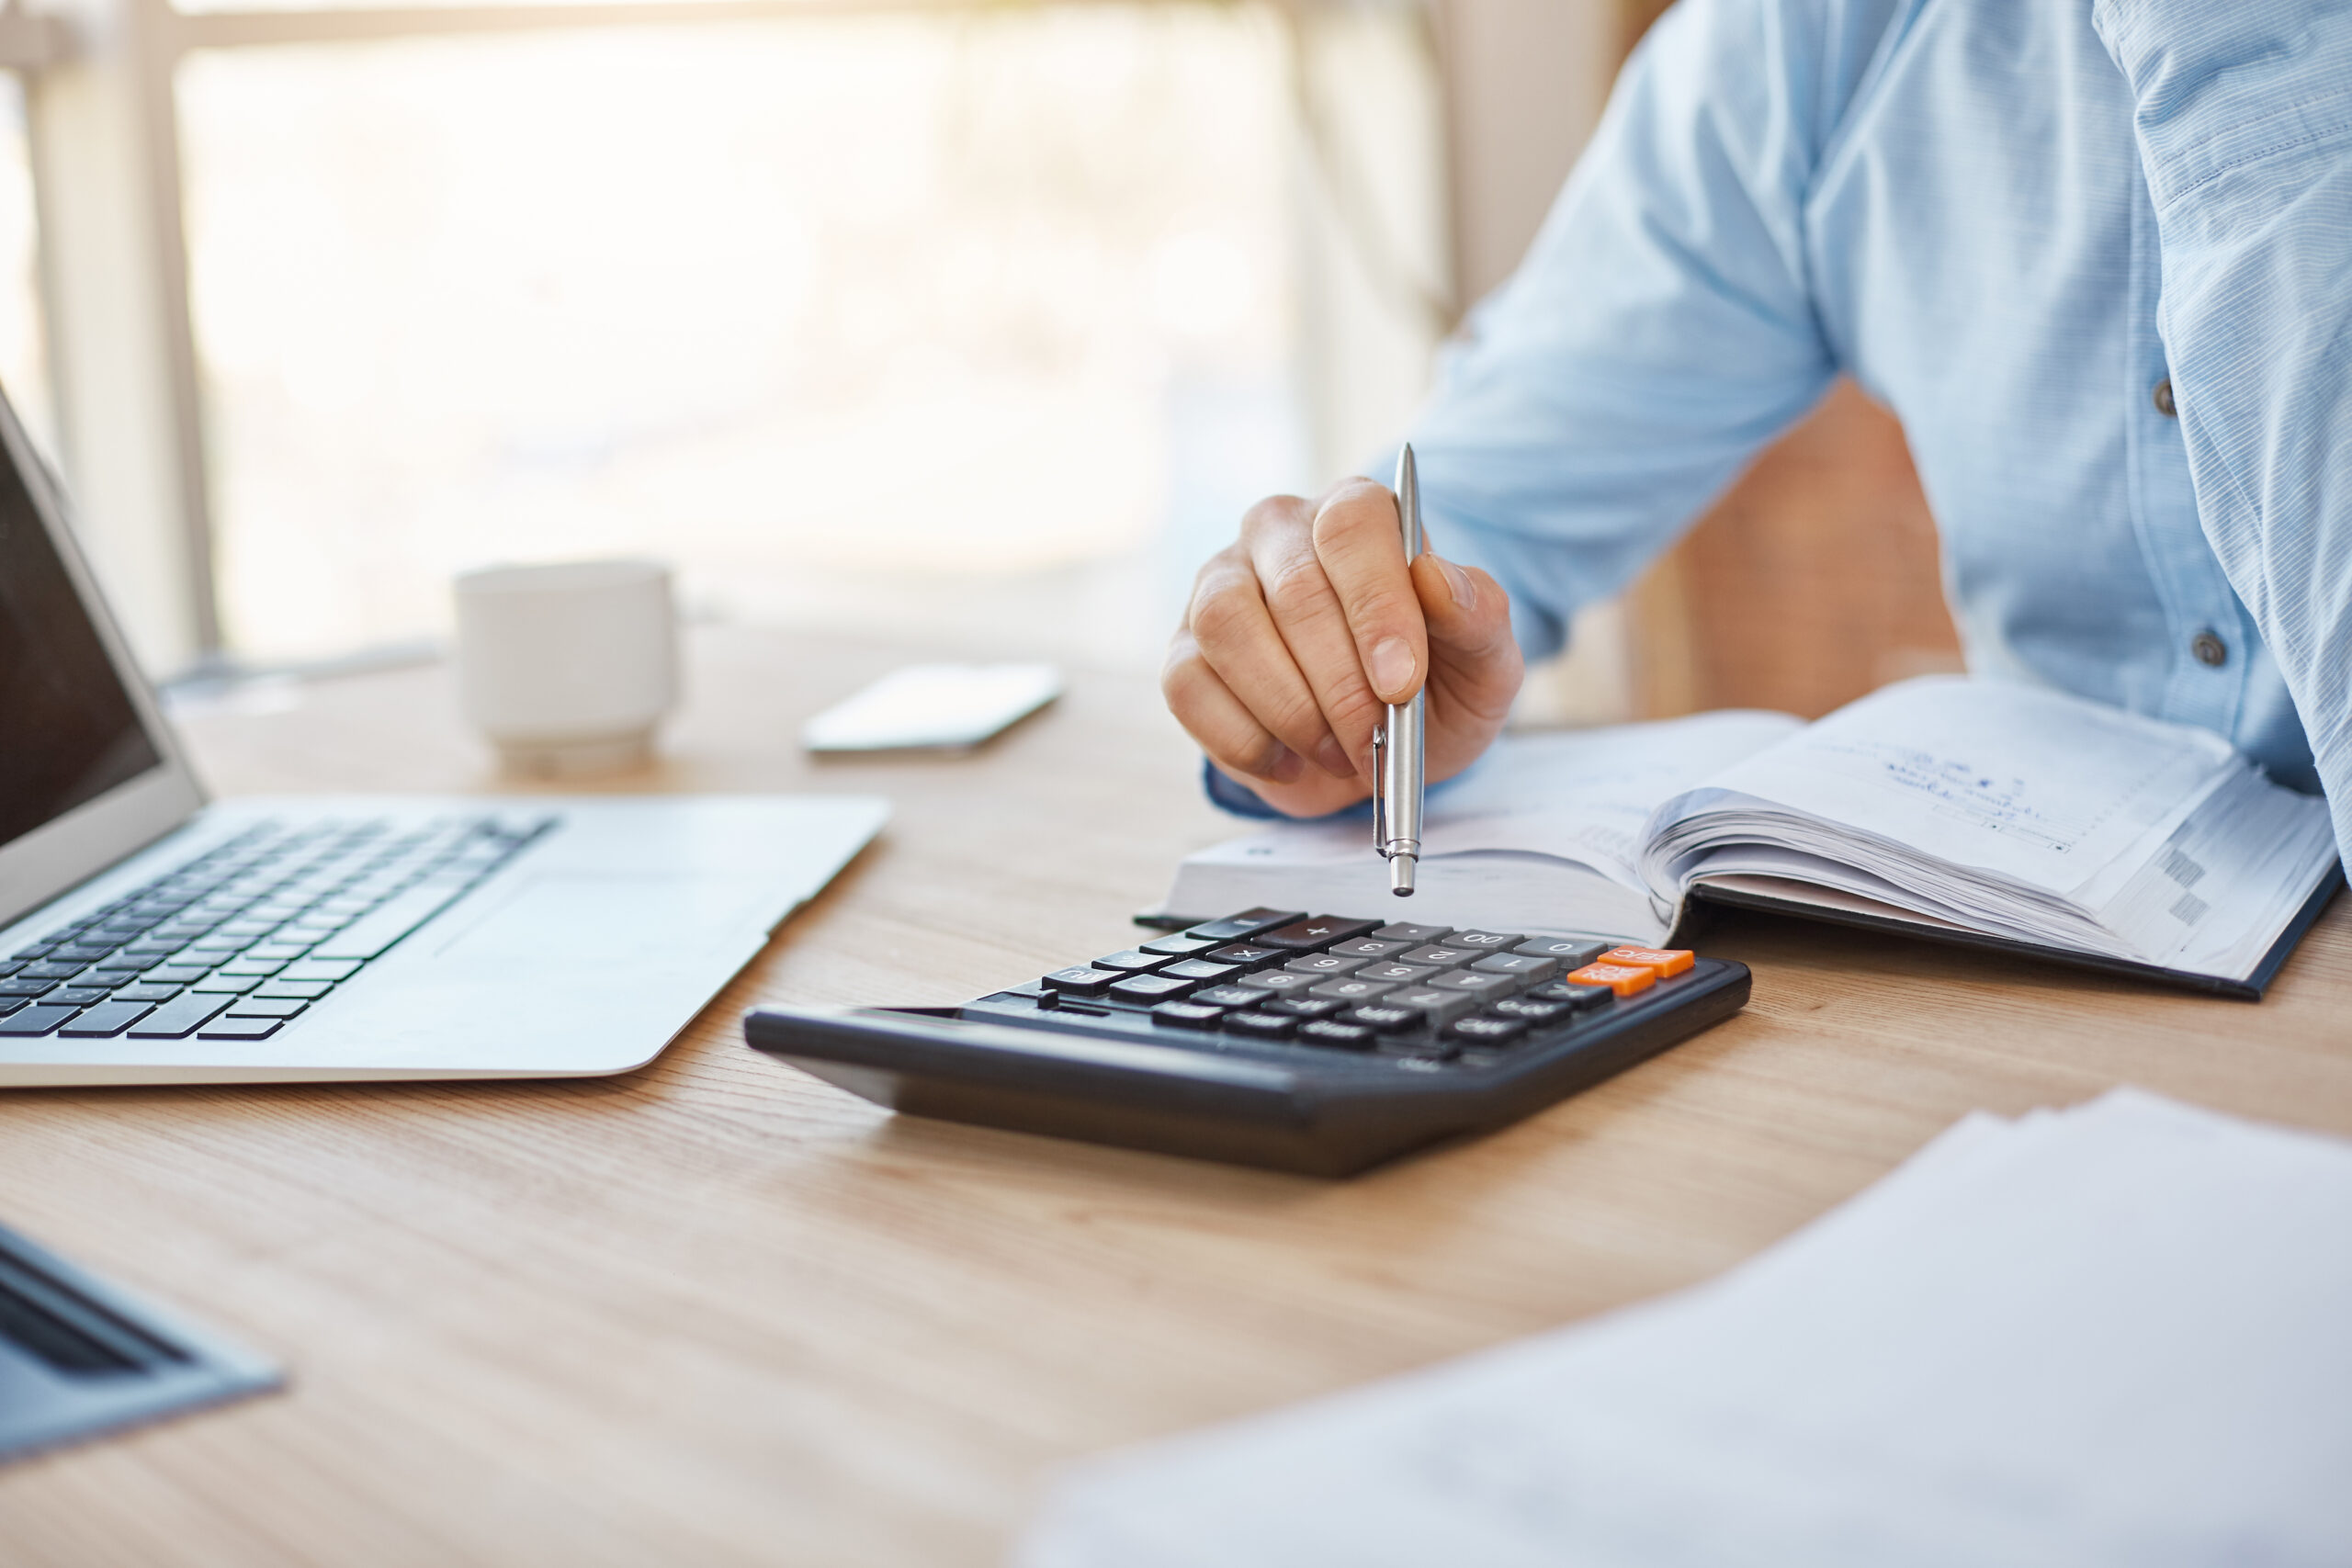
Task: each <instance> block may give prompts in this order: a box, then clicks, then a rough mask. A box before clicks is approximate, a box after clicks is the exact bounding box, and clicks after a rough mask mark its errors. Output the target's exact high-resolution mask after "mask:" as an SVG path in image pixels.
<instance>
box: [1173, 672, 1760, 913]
mask: <svg viewBox="0 0 2352 1568" xmlns="http://www.w3.org/2000/svg"><path fill="white" fill-rule="evenodd" d="M1799 728H1802V726H1801V725H1800V724H1799V722H1798V721H1797V720H1796V719H1793V718H1792V717H1790V716H1788V715H1786V714H1777V713H1758V712H1750V711H1744V710H1738V709H1732V710H1725V711H1724V712H1719V713H1707V714H1700V715H1697V716H1693V717H1691V718H1680V719H1670V720H1667V721H1665V722H1662V723H1657V724H1629V725H1618V726H1613V727H1611V728H1605V729H1580V730H1563V731H1555V732H1550V733H1542V734H1521V735H1510V736H1506V737H1504V738H1503V739H1502V740H1501V741H1500V742H1498V744H1497V745H1496V747H1495V749H1494V750H1493V751H1491V752H1490V753H1488V755H1487V760H1486V761H1482V762H1480V763H1479V764H1478V765H1477V766H1476V767H1475V768H1473V769H1472V770H1471V771H1470V772H1468V773H1465V774H1464V775H1463V776H1462V777H1461V778H1460V779H1458V780H1456V781H1454V782H1453V783H1452V784H1448V785H1446V786H1445V787H1444V788H1442V789H1441V790H1438V791H1435V792H1433V793H1432V794H1431V795H1430V798H1429V805H1428V809H1427V812H1426V814H1425V816H1424V818H1423V821H1422V827H1421V844H1422V858H1423V860H1424V861H1425V862H1426V861H1428V860H1430V859H1434V858H1437V857H1439V856H1443V855H1456V854H1471V853H1492V852H1516V853H1522V854H1540V855H1548V856H1552V857H1554V858H1555V859H1560V860H1567V861H1573V862H1576V863H1578V864H1581V865H1586V866H1589V867H1590V868H1591V869H1593V870H1594V871H1597V872H1599V873H1600V874H1602V875H1604V876H1607V877H1608V878H1609V879H1610V880H1611V881H1613V882H1616V883H1619V884H1620V885H1622V886H1625V887H1628V888H1631V889H1634V890H1636V891H1640V892H1644V893H1646V892H1647V891H1648V889H1647V887H1646V886H1645V884H1644V883H1643V881H1642V879H1641V873H1640V870H1639V869H1638V868H1639V863H1640V858H1641V838H1642V828H1643V825H1644V824H1645V822H1647V821H1648V819H1649V817H1650V814H1651V812H1653V811H1655V810H1656V809H1657V806H1658V803H1659V802H1661V801H1663V800H1665V799H1667V798H1668V797H1669V796H1671V795H1676V794H1678V793H1679V792H1681V791H1683V790H1687V789H1689V788H1691V786H1692V785H1694V784H1698V783H1699V782H1700V781H1701V780H1702V779H1704V778H1706V777H1707V776H1708V775H1709V774H1711V773H1715V772H1716V771H1718V770H1719V769H1722V768H1724V767H1726V766H1728V765H1730V764H1732V763H1734V762H1736V761H1738V760H1739V759H1741V758H1743V757H1747V756H1749V755H1751V754H1752V753H1754V752H1756V751H1758V750H1760V749H1762V748H1764V747H1766V746H1770V745H1771V744H1772V743H1773V742H1774V741H1777V740H1780V739H1783V738H1784V737H1786V736H1788V735H1791V734H1792V733H1794V732H1795V731H1796V730H1798V729H1799ZM1371 845H1372V829H1371V828H1370V827H1369V826H1368V825H1367V823H1366V821H1364V820H1363V819H1361V818H1355V817H1351V818H1348V819H1346V820H1341V821H1317V822H1296V823H1282V824H1279V825H1277V826H1275V827H1272V828H1269V829H1263V830H1262V831H1261V832H1259V833H1254V834H1251V835H1250V836H1249V837H1247V838H1244V839H1238V840H1232V841H1231V842H1229V843H1227V844H1221V845H1218V846H1216V848H1215V849H1214V850H1210V851H1205V852H1203V853H1204V857H1211V856H1213V857H1216V858H1220V859H1246V860H1249V861H1251V862H1261V863H1265V862H1270V863H1281V864H1285V865H1307V864H1315V863H1330V862H1333V861H1344V860H1355V859H1361V858H1362V857H1363V856H1365V855H1367V854H1369V853H1371V852H1372V849H1371ZM1498 874H1501V875H1508V874H1509V871H1508V867H1504V868H1502V869H1500V870H1499V871H1498Z"/></svg>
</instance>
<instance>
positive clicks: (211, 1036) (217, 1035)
mask: <svg viewBox="0 0 2352 1568" xmlns="http://www.w3.org/2000/svg"><path fill="white" fill-rule="evenodd" d="M285 1027H286V1021H285V1020H284V1019H282V1018H216V1019H214V1020H213V1021H211V1022H210V1023H208V1024H206V1025H205V1026H204V1027H203V1028H201V1029H199V1030H198V1031H197V1032H196V1037H197V1038H198V1039H199V1040H266V1039H268V1038H269V1037H270V1036H271V1035H273V1034H275V1033H277V1032H278V1031H279V1030H281V1029H283V1028H285Z"/></svg>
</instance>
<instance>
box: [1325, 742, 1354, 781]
mask: <svg viewBox="0 0 2352 1568" xmlns="http://www.w3.org/2000/svg"><path fill="white" fill-rule="evenodd" d="M1315 760H1316V761H1318V762H1320V763H1322V764H1323V771H1324V772H1325V773H1329V774H1330V775H1331V776H1332V777H1333V778H1335V779H1351V778H1353V777H1355V776H1356V765H1355V764H1354V763H1353V762H1351V761H1348V749H1347V748H1346V747H1344V746H1342V745H1340V742H1339V739H1337V738H1336V737H1334V736H1329V735H1327V736H1325V737H1324V738H1323V744H1321V745H1320V746H1317V748H1315Z"/></svg>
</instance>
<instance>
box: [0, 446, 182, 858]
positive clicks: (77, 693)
mask: <svg viewBox="0 0 2352 1568" xmlns="http://www.w3.org/2000/svg"><path fill="white" fill-rule="evenodd" d="M162 761H163V758H162V757H161V756H160V755H158V754H157V752H156V750H155V745H154V742H153V741H152V740H151V739H148V737H147V733H146V731H145V729H144V728H142V727H141V724H140V722H139V713H138V710H137V709H136V708H134V707H133V706H132V705H131V700H130V693H129V692H127V691H125V690H124V689H123V684H122V680H121V678H120V677H119V675H117V674H116V673H115V669H114V665H113V663H112V662H111V661H110V660H108V659H107V651H106V648H105V646H104V645H103V644H102V643H100V642H99V640H98V632H97V628H96V626H93V625H91V623H90V613H89V611H88V610H87V609H86V608H85V606H84V604H83V603H82V598H81V595H80V594H78V593H76V592H74V582H73V580H72V579H71V578H69V577H68V576H66V573H65V563H64V562H63V561H62V560H60V559H58V557H57V549H56V547H55V546H54V545H52V544H51V542H50V537H49V532H48V530H47V529H46V528H44V527H43V526H42V525H41V520H40V514H39V513H37V512H36V511H35V510H34V507H33V498H32V496H31V495H30V494H29V493H28V491H26V489H25V481H24V478H23V476H22V475H20V474H19V473H17V469H16V466H15V465H14V464H13V463H9V462H7V461H6V460H5V458H0V844H7V843H13V842H15V841H16V840H18V839H20V838H22V837H23V836H24V835H25V834H27V833H29V832H31V831H32V830H33V829H36V828H39V827H40V826H41V825H42V824H44V823H46V822H50V821H52V820H54V819H55V818H59V817H62V816H63V815H64V814H65V813H66V812H68V811H71V810H73V809H74V807H77V806H81V805H84V804H85V803H87V802H89V801H92V800H96V798H97V797H98V796H100V795H104V794H105V793H106V792H107V791H108V790H110V789H113V788H114V787H115V786H116V785H118V784H126V783H128V782H129V781H130V780H132V779H134V778H137V777H138V776H139V775H140V774H141V773H145V772H147V770H149V769H150V768H153V767H156V766H158V765H159V764H160V763H161V762H162Z"/></svg>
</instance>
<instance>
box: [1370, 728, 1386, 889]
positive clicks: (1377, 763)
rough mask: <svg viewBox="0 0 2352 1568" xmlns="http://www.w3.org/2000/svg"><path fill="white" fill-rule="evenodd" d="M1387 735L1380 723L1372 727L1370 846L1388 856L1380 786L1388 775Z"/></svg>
mask: <svg viewBox="0 0 2352 1568" xmlns="http://www.w3.org/2000/svg"><path fill="white" fill-rule="evenodd" d="M1387 752H1388V737H1387V736H1386V735H1385V734H1384V733H1383V727H1382V726H1381V725H1377V724H1375V725H1374V726H1373V727H1372V847H1373V848H1374V849H1375V850H1378V851H1379V852H1380V858H1381V859H1383V860H1386V859H1387V858H1388V796H1387V795H1386V793H1385V791H1384V790H1383V789H1382V788H1381V785H1382V784H1383V782H1384V781H1385V780H1386V778H1387V777H1388V770H1387V768H1386V766H1385V763H1386V761H1387Z"/></svg>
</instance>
